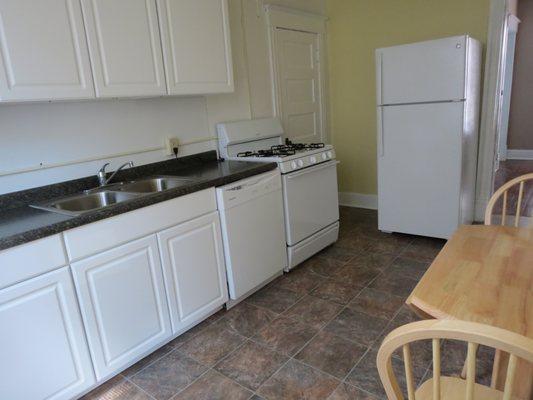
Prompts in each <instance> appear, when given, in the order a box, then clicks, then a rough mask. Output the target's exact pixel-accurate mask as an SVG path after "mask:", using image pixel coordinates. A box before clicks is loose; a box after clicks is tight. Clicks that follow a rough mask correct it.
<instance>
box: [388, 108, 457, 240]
mask: <svg viewBox="0 0 533 400" xmlns="http://www.w3.org/2000/svg"><path fill="white" fill-rule="evenodd" d="M378 114H380V115H381V119H382V121H381V125H382V129H383V131H382V132H378V135H382V144H381V146H382V149H381V153H380V154H378V175H379V178H378V195H379V208H378V209H379V211H378V215H379V229H380V230H383V231H390V232H403V233H410V234H415V235H423V236H431V237H440V238H448V237H449V236H450V235H451V234H452V233H453V232H454V231H455V229H457V226H458V224H459V217H460V216H459V214H460V204H459V201H460V187H461V157H462V154H461V153H462V137H463V136H462V129H463V114H464V103H463V102H456V103H436V104H415V105H404V106H387V107H381V112H380V113H378Z"/></svg>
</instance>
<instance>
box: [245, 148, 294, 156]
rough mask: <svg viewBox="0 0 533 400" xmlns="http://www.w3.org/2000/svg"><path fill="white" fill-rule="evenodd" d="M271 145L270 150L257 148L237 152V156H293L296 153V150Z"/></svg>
mask: <svg viewBox="0 0 533 400" xmlns="http://www.w3.org/2000/svg"><path fill="white" fill-rule="evenodd" d="M274 147H277V146H273V148H271V149H270V150H258V151H244V152H242V153H238V154H237V157H287V156H293V155H295V154H296V151H295V150H293V149H288V148H279V149H278V148H274Z"/></svg>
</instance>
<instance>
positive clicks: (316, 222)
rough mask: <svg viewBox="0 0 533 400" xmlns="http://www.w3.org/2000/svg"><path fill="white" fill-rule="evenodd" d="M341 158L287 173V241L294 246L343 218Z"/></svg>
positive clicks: (285, 200)
mask: <svg viewBox="0 0 533 400" xmlns="http://www.w3.org/2000/svg"><path fill="white" fill-rule="evenodd" d="M338 163H339V162H338V161H335V160H333V161H328V162H326V163H323V164H319V165H316V166H314V167H309V168H306V169H303V170H300V171H296V172H292V173H289V174H286V175H283V197H284V202H285V229H286V232H287V244H288V245H289V246H293V245H295V244H296V243H298V242H301V241H302V240H304V239H306V238H308V237H309V236H312V235H313V234H315V233H316V232H318V231H320V230H321V229H324V228H325V227H327V226H329V225H331V224H333V223H334V222H336V221H338V220H339V194H338V186H337V164H338Z"/></svg>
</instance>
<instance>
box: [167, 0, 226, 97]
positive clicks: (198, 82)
mask: <svg viewBox="0 0 533 400" xmlns="http://www.w3.org/2000/svg"><path fill="white" fill-rule="evenodd" d="M157 5H158V11H159V24H160V28H161V40H162V43H163V55H164V58H165V72H166V77H167V86H168V93H169V94H171V95H180V94H208V93H224V92H232V91H233V90H234V85H233V64H232V60H231V45H230V31H229V16H228V3H227V0H157Z"/></svg>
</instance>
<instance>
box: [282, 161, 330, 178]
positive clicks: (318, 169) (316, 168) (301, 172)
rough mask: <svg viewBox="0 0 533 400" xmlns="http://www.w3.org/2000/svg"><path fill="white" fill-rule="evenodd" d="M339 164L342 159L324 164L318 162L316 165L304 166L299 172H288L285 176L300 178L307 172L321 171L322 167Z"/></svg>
mask: <svg viewBox="0 0 533 400" xmlns="http://www.w3.org/2000/svg"><path fill="white" fill-rule="evenodd" d="M337 164H340V161H337V160H335V161H328V162H326V163H324V164H318V165H317V166H315V167H308V168H304V169H303V170H301V171H297V172H293V173H288V174H286V175H285V176H286V177H287V179H293V178H298V177H299V176H302V175H305V174H310V173H311V172H316V171H320V170H322V169H326V168H330V167H333V166H335V165H337Z"/></svg>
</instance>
